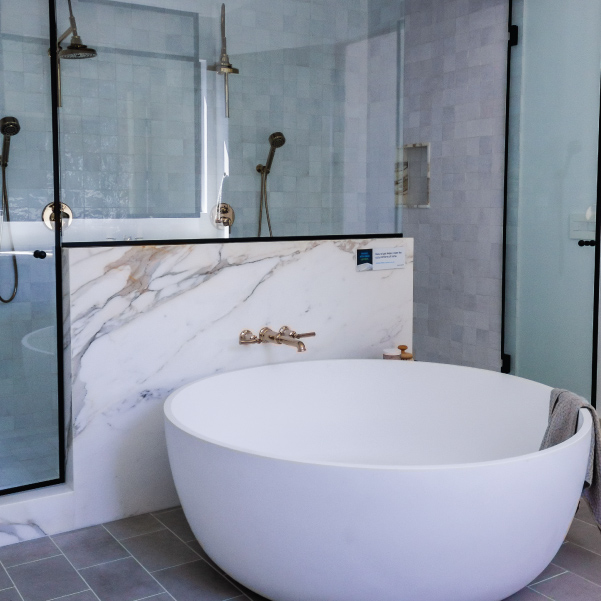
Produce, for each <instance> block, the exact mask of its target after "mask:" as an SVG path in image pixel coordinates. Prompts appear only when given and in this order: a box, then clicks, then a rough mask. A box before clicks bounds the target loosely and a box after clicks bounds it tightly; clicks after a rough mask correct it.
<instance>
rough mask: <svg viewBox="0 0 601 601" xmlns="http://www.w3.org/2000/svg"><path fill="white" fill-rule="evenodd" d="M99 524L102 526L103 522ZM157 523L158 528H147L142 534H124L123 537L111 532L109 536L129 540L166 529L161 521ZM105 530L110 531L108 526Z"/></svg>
mask: <svg viewBox="0 0 601 601" xmlns="http://www.w3.org/2000/svg"><path fill="white" fill-rule="evenodd" d="M100 525H101V526H104V524H100ZM159 525H160V526H161V527H160V528H158V529H157V530H149V531H148V532H144V533H143V534H133V535H132V536H125V537H123V538H117V537H116V536H115V535H114V534H111V536H112V537H113V538H114V539H115V540H118V541H122V540H131V539H132V538H138V537H139V536H146V535H147V534H154V533H155V532H162V531H163V530H167V528H166V527H165V526H164V525H163V523H162V522H159ZM105 530H106V531H107V532H110V530H109V529H108V528H105Z"/></svg>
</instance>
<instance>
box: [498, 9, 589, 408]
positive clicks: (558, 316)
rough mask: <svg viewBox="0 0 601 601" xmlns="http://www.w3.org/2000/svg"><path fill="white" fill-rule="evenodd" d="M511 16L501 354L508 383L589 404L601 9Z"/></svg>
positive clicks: (525, 12) (524, 11) (528, 11)
mask: <svg viewBox="0 0 601 601" xmlns="http://www.w3.org/2000/svg"><path fill="white" fill-rule="evenodd" d="M512 12H513V15H512V18H513V21H512V23H513V24H514V25H516V26H517V28H518V36H517V41H518V43H517V45H516V46H514V47H512V49H511V64H510V67H511V80H510V96H511V97H510V103H509V132H508V144H509V146H508V149H509V161H508V186H507V191H508V198H507V218H508V223H507V229H506V235H507V255H506V258H507V262H506V286H507V290H506V292H507V294H506V297H505V298H506V313H505V317H506V323H505V325H506V327H505V352H506V353H507V354H508V355H510V356H511V363H512V373H515V374H516V375H519V376H523V377H526V378H529V379H532V380H536V381H538V382H543V383H545V384H548V385H550V386H554V387H559V388H565V389H568V390H572V391H574V392H576V393H578V394H580V395H582V396H584V397H585V398H587V399H589V400H594V398H595V395H596V390H595V388H596V387H595V385H594V374H595V373H596V365H594V360H595V349H594V345H595V344H596V340H595V332H594V324H595V319H594V311H595V297H596V293H597V294H598V290H596V289H595V287H596V285H598V283H597V284H596V282H595V253H596V252H598V249H597V248H596V247H595V246H594V244H595V239H596V232H597V226H596V211H597V198H598V171H599V98H600V91H599V80H600V70H599V66H600V64H601V36H600V35H599V34H600V32H601V2H599V0H581V1H580V2H579V3H578V8H577V9H576V8H575V7H574V5H573V4H572V3H570V2H564V1H563V0H514V1H513V3H512ZM597 243H598V242H597ZM591 373H593V378H591Z"/></svg>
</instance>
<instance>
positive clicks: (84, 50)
mask: <svg viewBox="0 0 601 601" xmlns="http://www.w3.org/2000/svg"><path fill="white" fill-rule="evenodd" d="M97 54H98V53H97V52H96V50H94V48H88V47H87V46H86V45H85V44H82V43H81V38H80V37H79V36H78V35H77V36H76V35H74V36H72V37H71V44H69V46H67V47H66V48H65V49H64V50H63V49H61V50H59V53H58V56H59V57H60V58H64V59H77V58H94V57H95V56H97Z"/></svg>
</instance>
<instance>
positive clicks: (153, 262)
mask: <svg viewBox="0 0 601 601" xmlns="http://www.w3.org/2000/svg"><path fill="white" fill-rule="evenodd" d="M390 246H396V247H398V246H404V247H405V250H406V256H407V264H406V267H405V268H404V269H398V270H391V271H373V272H363V273H358V272H357V271H356V270H355V251H356V250H357V248H362V247H363V248H385V247H390ZM65 257H66V263H67V269H68V274H66V275H67V277H66V279H65V282H67V284H68V290H66V291H65V300H66V306H67V309H68V310H67V312H66V321H67V325H68V331H67V333H66V334H67V336H66V342H67V347H66V349H67V357H66V359H67V361H66V362H67V364H68V367H69V368H70V373H71V376H70V382H68V383H67V390H70V394H71V403H72V414H71V415H72V418H71V421H70V424H69V439H70V445H69V473H70V479H69V480H70V481H69V487H68V490H66V491H63V492H61V493H60V494H57V495H55V497H54V498H53V500H52V502H51V503H48V500H47V499H46V501H44V499H43V498H42V499H41V500H40V499H35V500H29V501H27V500H26V501H23V502H19V501H18V500H15V501H14V502H11V503H8V504H5V505H0V545H1V544H3V541H4V542H5V544H6V542H7V541H8V539H9V538H12V532H13V531H11V530H10V529H9V530H5V529H6V528H10V527H12V526H11V525H13V526H15V524H36V526H35V527H33V529H32V528H29V529H25V530H26V532H24V533H23V534H22V537H23V538H34V537H35V536H36V535H40V534H41V533H50V534H52V533H55V532H59V531H63V530H68V529H72V528H77V527H84V526H87V525H90V524H96V523H100V522H105V521H110V520H114V519H119V518H122V517H125V516H129V515H135V514H140V513H145V512H148V511H156V510H158V509H162V508H164V507H169V506H173V505H176V504H178V499H177V495H176V493H175V488H174V485H173V481H172V478H171V472H170V468H169V464H168V459H167V451H166V446H165V439H164V433H163V415H162V405H163V402H164V400H165V399H166V397H167V396H168V395H169V393H170V392H172V391H173V390H175V389H176V388H178V387H180V386H182V385H184V384H186V383H188V382H191V381H193V380H196V379H199V378H202V377H207V376H210V375H213V374H217V373H220V372H223V371H231V370H234V369H241V368H245V367H252V366H255V365H261V364H265V363H279V362H288V361H307V360H319V359H332V358H354V357H356V358H370V357H373V358H378V357H380V356H381V351H382V349H383V348H386V347H390V346H392V345H397V344H402V343H405V344H408V345H409V346H411V341H412V327H413V323H412V322H413V310H412V308H413V240H412V239H403V238H385V239H375V240H372V239H369V238H366V239H353V240H325V241H315V240H314V241H287V242H272V241H266V242H253V243H243V242H240V243H238V242H229V243H214V244H199V245H172V246H169V245H161V246H121V247H110V248H104V247H103V248H71V249H67V250H66V251H65ZM283 325H288V326H290V327H292V328H293V329H295V330H297V331H299V332H302V331H316V332H317V336H316V337H315V338H310V339H308V340H307V349H308V350H307V352H306V353H303V354H298V353H295V351H294V349H291V348H289V347H284V346H275V345H252V346H240V345H239V344H238V335H239V333H240V331H241V330H243V329H246V328H248V329H251V330H253V331H258V330H259V329H260V328H261V327H263V326H270V327H272V328H274V329H279V328H280V327H281V326H283ZM50 492H51V491H49V493H50ZM17 530H18V528H17V526H15V528H14V531H15V532H17ZM21 530H24V529H23V528H21ZM15 536H17V535H15Z"/></svg>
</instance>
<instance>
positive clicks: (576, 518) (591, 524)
mask: <svg viewBox="0 0 601 601" xmlns="http://www.w3.org/2000/svg"><path fill="white" fill-rule="evenodd" d="M574 519H575V520H578V521H579V522H582V523H583V524H588V525H589V526H594V527H595V528H597V529H598V528H599V526H597V524H595V523H593V522H589V521H587V520H583V519H582V518H579V517H578V516H574ZM599 535H600V536H601V531H600V532H599Z"/></svg>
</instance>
